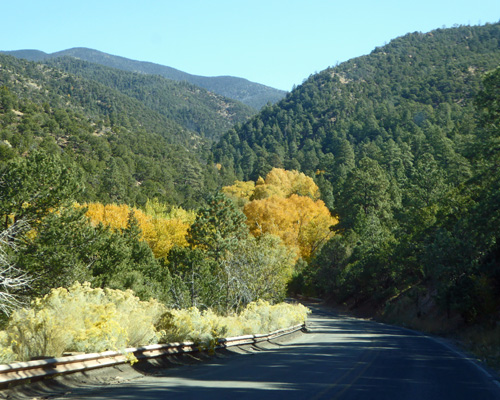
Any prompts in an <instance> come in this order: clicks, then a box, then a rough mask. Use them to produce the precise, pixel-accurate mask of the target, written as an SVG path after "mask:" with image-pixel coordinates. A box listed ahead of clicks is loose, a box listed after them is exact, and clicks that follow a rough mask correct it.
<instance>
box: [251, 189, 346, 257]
mask: <svg viewBox="0 0 500 400" xmlns="http://www.w3.org/2000/svg"><path fill="white" fill-rule="evenodd" d="M243 212H244V213H245V215H246V217H247V224H248V226H249V229H250V232H251V233H252V234H253V235H254V236H259V235H262V234H264V233H270V234H273V235H277V236H279V237H280V238H281V240H282V241H283V242H284V243H285V244H286V245H287V246H288V247H290V248H291V249H294V250H298V254H299V255H300V256H301V257H302V258H304V259H306V260H308V259H310V257H311V256H312V255H313V253H314V252H315V251H316V250H317V249H318V248H319V247H320V246H321V244H322V243H324V242H325V241H326V240H327V239H328V238H329V237H331V235H332V234H333V233H332V231H331V230H330V227H331V226H332V225H335V224H336V223H337V220H336V219H335V218H334V217H332V216H331V214H330V211H329V210H328V208H327V207H326V206H325V203H324V202H323V201H321V200H316V201H314V200H313V199H311V198H310V197H306V196H298V195H296V194H292V195H291V196H290V197H288V198H281V197H270V198H267V199H261V200H253V201H251V202H250V203H248V204H247V205H246V206H245V208H244V210H243Z"/></svg>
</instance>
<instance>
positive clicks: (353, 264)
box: [214, 24, 500, 322]
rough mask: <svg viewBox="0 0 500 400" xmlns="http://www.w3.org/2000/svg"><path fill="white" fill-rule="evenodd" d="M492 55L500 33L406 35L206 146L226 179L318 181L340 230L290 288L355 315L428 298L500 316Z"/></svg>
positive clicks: (469, 314) (467, 313)
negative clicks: (290, 174) (275, 171)
mask: <svg viewBox="0 0 500 400" xmlns="http://www.w3.org/2000/svg"><path fill="white" fill-rule="evenodd" d="M499 49H500V25H499V24H492V25H486V26H480V27H470V26H462V27H457V28H452V29H438V30H435V31H432V32H429V33H418V32H416V33H411V34H408V35H406V36H403V37H400V38H397V39H395V40H393V41H391V42H390V43H389V44H387V45H385V46H383V47H379V48H376V49H375V50H374V51H373V52H372V53H371V54H369V55H367V56H363V57H359V58H355V59H352V60H350V61H348V62H345V63H342V64H340V65H337V66H335V67H332V68H329V69H327V70H325V71H322V72H320V73H319V74H316V75H313V76H311V77H310V78H309V79H308V80H307V81H306V82H304V83H303V84H302V85H301V86H299V87H297V88H296V89H295V90H294V91H292V92H291V93H290V94H289V95H288V96H287V97H286V99H284V100H283V101H281V102H280V103H278V104H276V105H274V106H270V107H267V108H265V109H264V110H262V112H261V113H260V114H259V115H257V116H256V117H254V118H252V119H251V120H250V121H249V122H247V123H245V124H243V125H239V126H236V127H235V128H234V129H232V130H231V131H229V132H228V133H227V134H226V135H225V136H224V137H223V138H222V139H221V140H220V142H219V143H217V144H216V145H215V146H214V155H215V160H216V161H217V162H219V163H221V165H222V168H225V169H227V170H228V171H231V173H228V176H229V175H231V174H232V175H231V176H232V178H231V179H243V180H246V179H252V180H256V179H258V177H259V176H265V175H266V173H267V172H268V171H269V170H270V169H271V168H273V167H284V168H287V169H296V170H300V171H303V172H305V173H306V174H308V175H310V176H314V177H315V180H316V182H317V183H318V186H319V187H320V189H321V193H322V199H323V200H324V201H325V203H326V204H327V205H328V207H329V208H330V210H331V211H332V212H333V214H334V215H336V216H337V217H338V219H339V224H338V225H337V226H336V227H335V231H336V232H337V234H336V235H335V236H334V237H333V238H332V239H331V240H330V241H329V242H328V243H327V244H326V245H325V246H324V247H323V248H322V250H321V253H320V254H318V255H317V256H316V257H315V258H314V259H313V260H311V262H310V263H309V266H308V267H307V268H306V269H305V270H304V271H303V273H302V276H301V277H299V278H300V279H299V278H298V281H300V280H302V283H301V284H302V285H304V286H302V287H301V288H300V289H299V290H310V291H311V292H314V293H316V294H320V295H322V296H327V297H330V298H332V299H334V300H335V301H337V302H341V303H342V302H346V301H347V302H349V303H350V304H354V305H357V306H360V305H362V304H367V303H370V304H375V305H378V306H380V305H384V304H385V305H386V306H389V305H390V304H391V302H394V301H395V299H398V298H401V297H405V298H406V299H409V300H408V301H410V303H409V305H408V307H410V306H411V307H415V308H416V309H417V312H416V313H417V314H418V315H422V313H425V311H426V308H425V305H424V302H423V301H422V299H424V298H427V299H428V296H429V295H430V296H431V298H432V299H434V300H435V301H436V302H437V303H439V305H440V306H441V307H442V309H443V310H446V312H447V314H448V315H451V313H453V312H455V313H460V314H461V316H462V317H463V318H464V320H466V321H469V322H473V321H476V320H481V319H483V318H484V319H489V320H490V321H494V320H497V319H498V310H499V306H500V276H499V273H500V270H499V264H498V234H499V232H498V227H497V226H495V224H494V222H493V221H495V220H496V218H498V209H500V207H499V206H500V203H499V200H498V197H497V195H498V187H497V185H498V174H497V173H496V172H495V171H496V170H495V168H496V167H495V165H496V164H495V163H496V162H495V161H494V160H493V159H491V158H490V157H494V149H495V146H496V145H493V144H492V141H493V142H494V143H496V140H497V139H494V138H493V137H494V135H498V128H495V123H494V122H493V120H494V118H493V115H494V113H496V112H498V111H497V110H496V111H494V110H495V108H498V103H497V100H495V99H494V98H492V97H490V96H495V95H494V93H495V91H497V90H498V86H497V85H498V81H497V80H496V79H497V78H495V77H498V71H497V72H496V73H492V74H491V73H490V75H488V73H489V71H491V70H494V69H495V68H496V67H498V66H499V65H500V51H499ZM485 76H487V77H488V78H487V80H486V81H485V85H486V86H485V87H484V86H483V79H484V78H485ZM483 89H485V90H487V93H489V94H488V95H485V94H484V92H481V90H483ZM480 93H482V94H481V95H480V97H478V95H479V94H480ZM496 93H498V92H496ZM486 99H487V100H486ZM491 113H493V114H491ZM485 114H487V115H489V116H490V117H491V118H490V119H489V120H488V121H487V122H485V120H484V118H482V117H480V116H481V115H485ZM478 115H479V117H478ZM496 126H497V125H496ZM495 129H496V131H495ZM485 132H489V134H490V135H493V137H491V138H489V139H485V135H486V133H485ZM495 132H496V133H495ZM485 143H489V144H490V145H491V147H490V148H489V149H488V148H487V147H485ZM485 152H486V153H485ZM297 283H300V282H297ZM403 294H405V295H404V296H403Z"/></svg>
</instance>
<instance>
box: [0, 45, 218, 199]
mask: <svg viewBox="0 0 500 400" xmlns="http://www.w3.org/2000/svg"><path fill="white" fill-rule="evenodd" d="M36 149H39V150H41V151H44V152H52V153H58V154H61V155H62V156H63V157H64V158H65V159H68V160H70V161H72V162H75V163H76V164H77V165H78V167H79V168H80V169H81V174H82V183H84V186H85V192H84V193H83V195H82V198H81V199H79V200H81V201H95V200H98V201H102V202H105V203H108V202H119V203H122V202H126V203H128V204H137V205H141V204H144V202H145V201H146V200H147V199H148V198H158V199H160V200H161V201H164V202H168V203H170V204H183V205H184V206H185V207H192V206H196V205H197V204H198V201H199V200H200V199H201V198H202V195H203V193H205V192H206V191H210V190H213V189H214V187H216V186H217V181H216V180H217V171H216V169H215V167H213V166H212V165H211V164H210V166H207V163H206V161H205V158H206V156H207V154H206V153H207V151H206V149H207V141H206V140H204V139H203V138H201V137H200V136H199V135H197V134H196V133H195V132H193V131H190V130H187V129H185V128H184V127H182V126H180V125H179V124H177V123H176V122H174V121H173V120H171V119H169V118H167V117H166V116H165V115H162V114H160V113H158V112H156V111H154V110H152V109H151V108H148V107H147V106H146V105H144V104H143V103H141V102H140V101H139V100H137V99H135V98H132V97H130V96H127V95H125V94H123V93H121V92H119V91H118V90H115V89H112V88H110V87H108V86H105V85H103V84H100V83H98V82H95V81H92V80H89V79H84V78H82V77H81V76H76V75H72V74H68V73H67V72H65V71H62V70H60V69H57V68H55V67H54V66H47V65H45V64H43V63H34V62H28V61H26V60H22V59H17V58H14V57H11V56H7V55H3V54H0V170H1V169H2V168H3V167H4V165H5V164H4V163H5V162H6V161H8V160H10V159H13V158H17V157H22V156H24V155H26V154H28V153H29V152H31V151H34V150H36ZM207 182H210V183H207ZM207 184H208V185H209V186H207Z"/></svg>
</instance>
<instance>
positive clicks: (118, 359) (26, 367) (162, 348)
mask: <svg viewBox="0 0 500 400" xmlns="http://www.w3.org/2000/svg"><path fill="white" fill-rule="evenodd" d="M304 327H305V324H300V325H295V326H292V327H290V328H285V329H280V330H277V331H274V332H271V333H267V334H258V335H245V336H236V337H230V338H224V339H219V340H218V344H217V346H216V348H219V349H221V348H226V347H231V346H242V345H248V344H256V343H259V342H263V341H268V340H272V339H276V338H278V337H280V336H284V335H288V334H291V333H294V332H297V331H299V330H301V329H303V328H304ZM200 350H202V349H200V348H199V347H198V346H197V345H196V344H195V343H194V342H183V343H169V344H153V345H149V346H143V347H137V348H128V349H125V351H123V352H121V351H105V352H102V353H91V354H81V355H76V356H67V357H58V358H47V359H43V360H35V361H27V362H18V363H12V364H3V365H0V389H5V388H7V387H9V386H10V385H12V384H18V383H23V382H25V381H28V382H29V381H35V380H41V379H45V378H48V377H51V376H55V375H63V374H71V373H75V372H82V371H88V370H91V369H96V368H103V367H109V366H113V365H118V364H124V363H126V362H128V361H129V358H128V357H127V355H129V357H130V355H133V356H135V357H136V358H137V359H138V360H142V359H149V358H156V357H163V356H167V355H172V354H182V353H193V352H197V351H200Z"/></svg>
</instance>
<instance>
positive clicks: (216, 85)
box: [5, 47, 286, 109]
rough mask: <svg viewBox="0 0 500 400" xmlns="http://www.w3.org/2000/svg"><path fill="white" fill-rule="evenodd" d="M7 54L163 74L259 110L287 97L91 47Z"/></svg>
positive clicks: (242, 82) (243, 82)
mask: <svg viewBox="0 0 500 400" xmlns="http://www.w3.org/2000/svg"><path fill="white" fill-rule="evenodd" d="M5 53H6V54H10V55H13V56H16V57H20V58H26V59H28V60H31V61H43V60H46V59H50V58H59V57H64V56H69V57H73V58H77V59H81V60H84V61H89V62H92V63H95V64H101V65H104V66H107V67H112V68H116V69H121V70H124V71H129V72H138V73H143V74H151V75H160V76H163V77H164V78H167V79H171V80H174V81H181V82H182V81H186V82H189V83H191V84H193V85H196V86H199V87H202V88H204V89H206V90H209V91H211V92H214V93H217V94H220V95H222V96H225V97H228V98H230V99H234V100H238V101H240V102H242V103H244V104H247V105H248V106H250V107H253V108H255V109H260V108H261V107H262V106H264V105H265V104H267V103H268V102H271V103H275V102H277V101H278V100H280V99H282V98H283V97H284V96H285V94H286V92H284V91H283V90H278V89H274V88H271V87H268V86H265V85H261V84H259V83H254V82H250V81H248V80H247V79H243V78H237V77H232V76H218V77H205V76H198V75H191V74H188V73H186V72H183V71H180V70H177V69H175V68H171V67H167V66H163V65H159V64H154V63H151V62H143V61H135V60H131V59H128V58H125V57H119V56H114V55H111V54H107V53H103V52H100V51H97V50H92V49H87V48H80V47H77V48H72V49H67V50H62V51H58V52H55V53H51V54H47V53H44V52H42V51H39V50H15V51H6V52H5Z"/></svg>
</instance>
